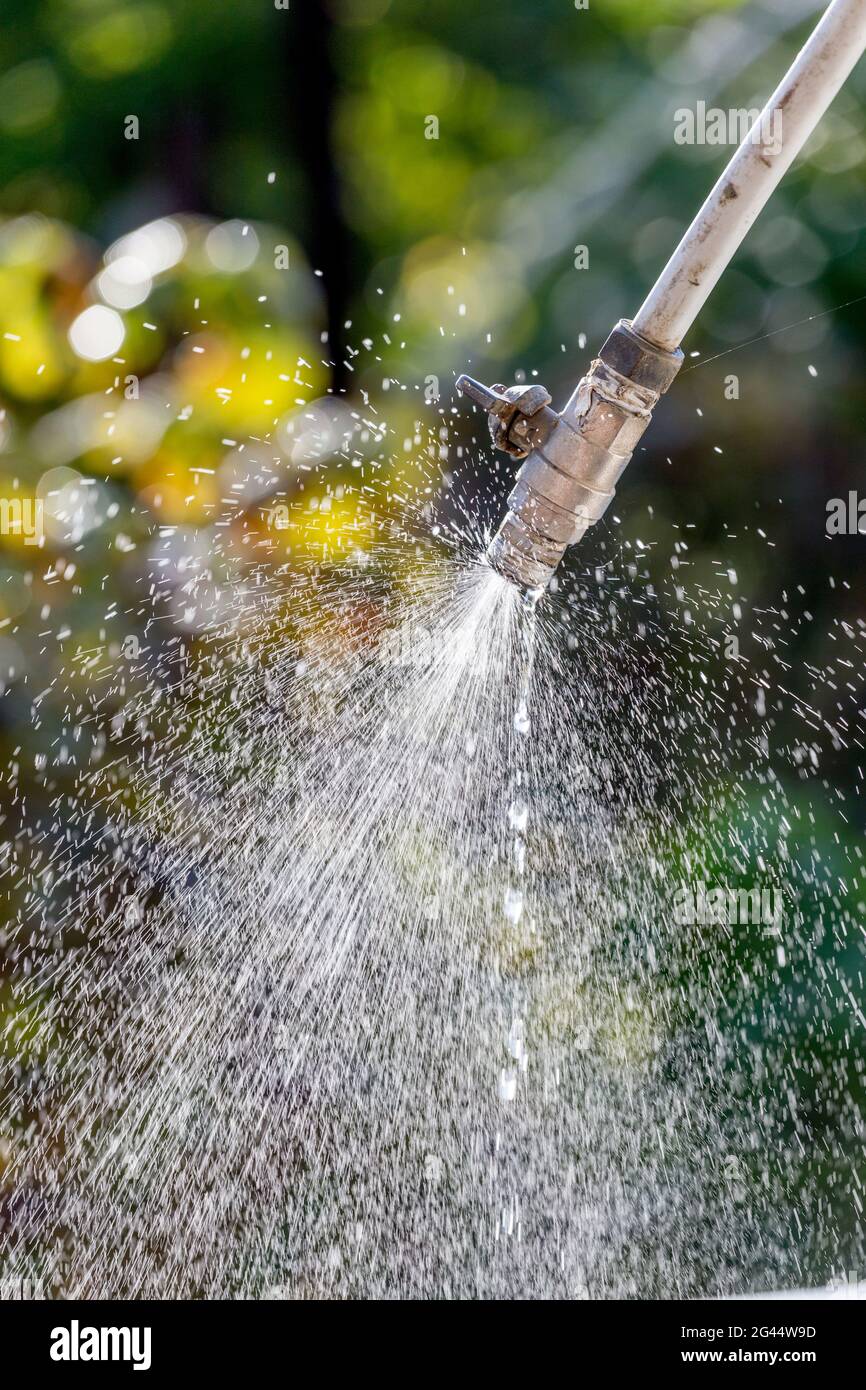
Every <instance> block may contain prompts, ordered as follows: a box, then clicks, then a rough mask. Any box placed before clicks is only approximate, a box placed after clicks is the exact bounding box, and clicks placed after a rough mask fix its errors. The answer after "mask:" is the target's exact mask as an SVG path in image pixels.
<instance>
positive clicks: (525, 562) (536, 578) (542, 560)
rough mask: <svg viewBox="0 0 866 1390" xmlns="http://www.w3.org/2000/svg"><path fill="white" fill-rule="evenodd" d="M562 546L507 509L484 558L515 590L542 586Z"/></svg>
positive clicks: (551, 572) (556, 562)
mask: <svg viewBox="0 0 866 1390" xmlns="http://www.w3.org/2000/svg"><path fill="white" fill-rule="evenodd" d="M562 554H563V547H560V546H558V545H555V544H553V543H552V542H550V541H549V540H546V539H545V538H544V537H543V536H541V535H539V533H538V532H537V531H534V530H533V529H532V527H531V526H529V525H527V524H526V522H525V521H523V520H522V518H521V517H519V516H518V515H517V513H516V512H507V513H506V515H505V519H504V520H503V522H502V525H501V526H500V528H499V530H498V531H497V533H496V535H495V536H494V537H493V540H492V541H491V542H490V544H489V546H488V547H487V559H488V561H489V563H490V564H491V565H492V567H493V568H494V569H495V570H496V571H497V573H499V574H501V575H502V577H503V578H504V579H508V580H510V582H511V583H512V584H515V585H516V586H517V588H518V589H527V590H532V589H545V588H546V587H547V585H548V583H549V582H550V578H551V575H552V574H553V571H554V570H555V569H556V567H557V565H558V564H559V562H560V560H561V559H562Z"/></svg>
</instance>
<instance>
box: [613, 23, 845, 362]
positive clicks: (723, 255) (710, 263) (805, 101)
mask: <svg viewBox="0 0 866 1390" xmlns="http://www.w3.org/2000/svg"><path fill="white" fill-rule="evenodd" d="M864 49H866V0H833V3H832V4H831V5H830V7H829V8H828V10H827V11H826V13H825V14H824V16H823V17H822V19H821V22H820V23H819V25H818V27H817V28H816V29H815V31H814V33H813V34H812V36H811V38H810V39H809V41H808V42H807V43H806V45H805V46H804V48H803V49H802V50H801V52H800V53H799V54H798V55H797V58H796V60H795V61H794V64H793V66H792V67H791V68H790V70H789V72H788V73H787V74H786V75H785V77H784V78H783V79H782V81H781V82H780V84H779V86H778V87H777V88H776V90H775V92H774V93H773V95H772V96H771V97H770V100H769V101H768V102H767V105H766V106H765V107H764V110H763V111H762V112H761V115H760V116H759V117H758V119H757V120H756V121H755V123H754V125H753V126H752V128H751V130H750V131H749V133H748V135H747V136H746V138H745V139H744V140H743V143H742V144H741V145H740V147H739V149H738V150H737V152H736V154H735V155H734V156H733V158H732V159H731V161H730V163H729V164H728V166H727V168H726V169H725V171H724V173H723V174H722V175H721V177H720V178H719V180H718V182H717V183H716V185H715V187H714V188H713V190H712V192H711V193H710V195H709V197H708V198H707V200H706V202H705V203H704V205H703V207H702V208H701V210H700V212H699V213H698V215H697V217H696V218H695V220H694V222H693V223H692V225H691V226H690V227H689V229H688V231H687V232H686V234H685V236H684V237H683V239H682V241H681V242H680V244H679V246H678V247H677V249H676V251H674V253H673V255H672V256H671V258H670V260H669V261H668V263H667V265H666V266H665V268H664V270H663V271H662V273H661V275H660V276H659V278H658V280H657V281H656V283H655V285H654V286H653V288H652V289H651V290H650V293H649V294H648V295H647V297H646V299H645V300H644V302H643V304H642V305H641V307H640V309H639V310H638V312H637V314H636V315H635V317H634V319H633V324H634V327H635V330H636V331H637V332H638V333H640V334H641V335H642V336H643V337H644V338H647V339H649V341H650V342H651V343H655V344H657V345H658V346H659V347H661V348H665V349H666V350H667V351H668V352H673V351H674V350H675V349H676V348H678V347H679V345H680V343H681V342H682V340H683V338H684V337H685V335H686V333H687V331H688V329H689V328H690V327H691V325H692V323H693V322H694V320H695V319H696V317H697V315H698V314H699V313H700V311H701V309H702V308H703V306H704V304H705V303H706V300H707V298H708V296H709V295H710V293H711V291H712V290H713V288H714V286H715V284H716V282H717V281H718V279H719V277H720V276H721V274H722V271H723V270H724V269H725V267H726V265H727V264H728V262H729V261H730V259H731V257H732V256H733V255H734V252H735V251H736V250H737V247H738V246H739V245H740V242H741V241H742V240H743V238H744V237H745V235H746V233H747V232H748V230H749V228H750V227H751V225H752V223H753V222H754V221H755V218H756V217H757V216H758V214H759V213H760V211H761V209H762V208H763V206H764V204H765V203H766V202H767V200H768V199H769V197H770V195H771V194H772V192H773V190H774V189H775V187H776V185H777V184H778V183H779V181H780V180H781V179H782V177H783V175H784V174H785V173H786V171H787V170H788V168H789V167H790V165H791V164H792V162H793V161H794V159H795V158H796V157H797V155H798V154H799V152H800V150H801V149H802V148H803V146H804V144H805V143H806V141H807V140H808V138H809V136H810V135H811V134H812V131H813V130H814V129H815V127H816V125H817V124H818V122H819V121H820V119H821V117H822V116H823V114H824V112H825V111H826V110H827V107H828V106H829V105H830V103H831V101H832V100H833V98H834V97H835V95H836V93H837V92H838V91H839V88H840V87H841V86H842V84H843V82H844V81H845V79H846V78H847V77H848V75H849V73H850V72H851V69H852V68H853V67H854V65H855V64H856V62H857V60H858V58H859V57H860V56H861V54H862V53H863V51H864Z"/></svg>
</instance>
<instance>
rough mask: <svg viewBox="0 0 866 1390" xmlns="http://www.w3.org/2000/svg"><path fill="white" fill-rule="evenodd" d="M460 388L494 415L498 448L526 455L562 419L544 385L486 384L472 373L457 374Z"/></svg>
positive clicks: (492, 423) (521, 456) (493, 431)
mask: <svg viewBox="0 0 866 1390" xmlns="http://www.w3.org/2000/svg"><path fill="white" fill-rule="evenodd" d="M456 385H457V390H458V391H460V392H462V393H463V395H464V396H468V397H469V399H470V400H472V401H474V402H475V404H476V405H480V406H481V409H482V410H486V411H487V414H488V415H489V416H490V420H489V425H490V437H491V439H492V440H493V443H494V445H495V447H496V448H497V449H502V450H503V452H504V453H506V454H510V455H511V457H512V458H515V459H524V458H526V456H527V454H530V453H531V452H532V450H533V449H536V448H538V446H539V445H541V444H543V443H544V441H545V440H546V439H547V437H548V435H549V434H550V433H551V431H552V430H553V427H554V425H555V424H556V422H557V420H558V418H559V417H558V416H557V414H556V411H554V410H551V409H550V402H551V399H552V397H551V395H550V392H549V391H548V390H547V389H546V388H545V387H544V386H502V385H500V384H497V385H494V386H485V385H483V383H482V382H480V381H476V380H475V378H474V377H471V376H459V377H458V378H457V383H456Z"/></svg>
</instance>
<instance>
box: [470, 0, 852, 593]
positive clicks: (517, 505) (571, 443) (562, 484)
mask: <svg viewBox="0 0 866 1390" xmlns="http://www.w3.org/2000/svg"><path fill="white" fill-rule="evenodd" d="M864 49H866V0H833V3H832V4H831V5H830V6H829V8H828V9H827V10H826V11H825V13H824V15H823V17H822V18H821V21H820V23H819V24H818V26H817V28H816V29H815V30H814V32H813V33H812V35H811V37H810V38H809V40H808V42H807V43H806V44H805V45H804V47H803V48H802V50H801V51H800V53H799V54H798V56H797V58H796V59H795V61H794V63H793V64H792V66H791V68H790V69H789V71H788V72H787V73H786V75H785V76H784V78H783V79H782V81H781V83H780V84H779V86H778V87H777V88H776V90H775V92H774V93H773V95H772V96H771V97H770V99H769V101H768V102H767V104H766V106H765V107H764V109H763V111H762V112H761V114H760V115H759V117H758V118H757V120H756V121H755V122H754V124H753V125H752V127H751V129H750V130H749V132H748V134H747V135H746V137H745V138H744V140H743V141H742V143H741V145H740V146H739V148H738V149H737V151H736V153H735V154H734V156H733V157H732V159H731V160H730V162H729V163H728V165H727V167H726V169H725V170H724V172H723V173H722V174H721V176H720V177H719V179H718V181H717V183H716V184H715V186H714V188H713V189H712V191H711V192H710V194H709V196H708V198H707V199H706V202H705V203H704V204H703V206H702V207H701V209H700V211H699V212H698V214H697V216H696V217H695V219H694V221H693V222H692V224H691V226H690V227H689V228H688V230H687V231H686V233H685V235H684V236H683V239H682V241H681V242H680V244H679V246H678V247H677V248H676V250H675V251H674V253H673V255H672V256H671V258H670V260H669V261H668V263H667V265H666V266H665V268H664V270H663V271H662V273H661V275H660V276H659V278H658V280H657V281H656V283H655V285H654V286H653V288H652V289H651V290H650V292H649V294H648V295H647V297H646V299H645V300H644V302H643V304H642V305H641V307H640V309H639V310H638V312H637V314H636V315H635V317H634V319H632V320H628V319H620V321H619V323H617V325H616V327H615V328H614V329H613V331H612V332H611V333H610V334H609V336H608V338H607V341H606V342H605V343H604V346H603V347H602V349H601V351H600V352H599V354H598V357H597V358H596V359H595V360H594V361H593V362H592V364H591V366H590V368H589V371H588V372H587V374H586V375H585V376H584V377H583V378H582V379H581V380H580V382H578V385H577V386H576V388H575V390H574V391H573V393H572V395H571V397H570V398H569V400H568V401H567V403H566V405H565V408H564V409H563V410H562V411H561V412H560V413H559V414H557V412H556V411H555V410H553V409H552V408H551V396H550V393H549V392H548V391H547V390H545V388H544V387H543V386H539V385H532V386H510V387H507V388H506V387H505V386H502V385H495V386H492V387H488V386H483V385H482V384H481V383H480V382H477V381H475V380H473V378H472V377H469V376H461V377H459V378H458V380H457V387H458V390H460V391H462V392H463V394H464V395H467V396H469V397H470V399H471V400H473V401H475V403H476V404H477V405H479V406H481V407H482V409H483V410H485V411H487V413H488V414H489V415H490V430H491V435H492V438H493V442H494V444H495V445H496V447H497V448H499V449H502V450H504V451H505V452H506V453H507V454H510V455H511V456H512V457H513V458H516V459H525V462H524V463H523V465H522V467H521V468H520V471H519V472H518V474H517V477H516V480H515V485H514V488H513V490H512V492H511V494H510V496H509V498H508V511H507V513H506V515H505V518H504V520H503V522H502V524H501V526H500V527H499V530H498V531H497V533H496V535H495V536H494V538H493V540H492V541H491V543H490V546H489V548H488V552H487V554H488V558H489V560H490V563H491V564H492V565H493V566H494V568H495V569H497V570H498V571H499V572H500V574H502V575H503V576H504V577H505V578H507V579H509V580H511V581H512V582H513V583H514V584H516V585H518V586H519V587H520V588H522V589H530V590H533V589H541V588H543V587H544V586H546V584H547V583H548V581H549V580H550V577H551V575H552V574H553V572H554V570H555V569H556V567H557V566H558V564H559V562H560V560H561V559H562V557H563V555H564V553H565V551H566V549H567V548H568V547H569V546H570V545H574V544H576V542H577V541H579V540H580V539H581V538H582V537H583V535H584V534H585V532H586V531H587V530H588V528H589V527H590V526H592V525H593V524H594V523H595V522H596V521H598V520H599V518H600V517H601V516H603V515H604V513H605V511H606V510H607V508H608V506H609V505H610V502H611V500H612V498H613V496H614V491H615V488H616V484H617V482H618V480H619V478H620V475H621V474H622V472H623V470H624V469H625V467H626V465H627V463H628V462H629V460H630V458H631V456H632V454H633V452H634V449H635V447H636V445H637V442H638V440H639V439H640V438H641V435H642V434H643V433H644V431H645V430H646V428H647V426H648V425H649V423H650V420H651V419H652V413H653V410H654V409H655V407H656V405H657V404H658V401H659V399H660V397H661V396H662V395H663V394H664V392H665V391H667V390H668V388H669V387H670V385H671V383H672V382H673V380H674V377H675V376H676V374H677V372H678V371H679V369H680V366H681V365H682V362H683V353H682V350H681V349H680V343H681V342H682V340H683V338H684V337H685V334H686V333H687V332H688V330H689V328H690V327H691V325H692V324H693V323H694V321H695V319H696V318H697V315H698V314H699V312H700V310H701V309H702V308H703V306H704V304H705V302H706V300H707V298H708V297H709V295H710V293H711V292H712V290H713V288H714V286H715V285H716V283H717V281H718V280H719V278H720V276H721V275H722V272H723V271H724V269H725V267H726V266H727V264H728V262H729V261H730V260H731V258H732V257H733V255H734V253H735V252H736V250H737V248H738V247H739V245H740V243H741V242H742V241H743V239H744V237H745V235H746V233H747V232H748V230H749V228H750V227H751V226H752V223H753V222H754V221H755V219H756V218H757V216H758V214H759V213H760V211H761V209H762V208H763V207H764V205H765V203H767V201H768V200H769V198H770V196H771V194H772V193H773V191H774V189H775V188H776V186H777V184H778V183H779V182H780V181H781V179H782V177H783V176H784V174H785V173H786V171H787V170H788V168H789V167H790V165H791V164H792V162H793V160H794V159H795V158H796V156H797V155H798V154H799V152H800V150H801V149H802V148H803V145H804V144H805V143H806V141H807V140H808V138H809V136H810V135H811V134H812V131H813V130H814V129H815V127H816V125H817V124H818V122H819V121H820V119H821V117H822V116H823V115H824V112H825V111H826V110H827V108H828V106H829V105H830V103H831V102H832V100H833V98H834V97H835V96H836V93H837V92H838V91H839V89H840V87H841V86H842V84H843V83H844V82H845V80H846V78H847V77H848V76H849V74H850V72H851V71H852V69H853V68H854V66H855V64H856V63H857V61H858V59H859V58H860V56H861V54H862V53H863V50H864ZM780 128H781V133H780ZM771 131H772V138H770V135H769V132H771Z"/></svg>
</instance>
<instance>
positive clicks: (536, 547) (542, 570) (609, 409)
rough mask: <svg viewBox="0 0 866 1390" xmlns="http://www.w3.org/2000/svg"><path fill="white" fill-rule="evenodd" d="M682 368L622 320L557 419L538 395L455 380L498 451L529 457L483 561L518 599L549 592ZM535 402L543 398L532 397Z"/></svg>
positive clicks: (678, 357) (677, 356)
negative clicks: (481, 415)
mask: <svg viewBox="0 0 866 1390" xmlns="http://www.w3.org/2000/svg"><path fill="white" fill-rule="evenodd" d="M682 362H683V354H682V352H681V351H680V350H679V349H678V350H677V351H676V352H666V351H665V350H664V349H663V348H659V347H656V345H655V344H654V343H651V342H649V341H648V340H647V339H645V338H642V337H641V336H640V334H638V333H636V332H635V330H634V329H633V328H632V326H631V324H630V322H629V321H628V320H627V319H620V321H619V323H618V324H617V325H616V327H615V328H614V329H613V331H612V333H611V334H610V336H609V337H608V339H607V341H606V342H605V344H604V346H603V347H602V349H601V352H600V353H599V355H598V357H597V358H596V359H595V360H594V361H593V363H592V364H591V366H590V369H589V371H588V372H587V374H586V376H584V377H583V378H582V380H581V381H580V382H579V383H578V385H577V387H576V389H575V391H574V393H573V394H572V396H571V398H570V400H569V401H568V402H567V404H566V406H565V408H564V410H563V411H562V413H561V414H559V415H557V414H556V412H555V411H553V410H551V409H550V408H549V406H548V404H547V403H548V402H549V401H550V396H549V395H548V393H547V392H546V391H545V390H544V388H543V387H536V386H532V387H523V388H521V387H511V388H509V390H507V391H506V390H505V389H504V388H503V387H501V386H495V387H493V388H492V389H490V388H488V387H485V386H480V384H479V383H477V382H474V381H472V379H471V378H470V377H460V378H459V379H458V382H457V385H458V387H459V388H460V389H461V390H462V391H464V392H465V394H467V395H470V396H471V397H472V399H473V400H476V401H477V403H478V404H479V405H482V406H483V407H484V409H485V410H488V411H489V412H490V414H491V416H492V417H494V418H493V419H492V420H491V433H492V434H493V437H494V442H495V443H496V444H497V447H499V448H503V447H505V448H506V451H507V452H508V453H510V454H512V455H513V456H515V457H518V458H520V457H524V455H525V454H527V453H528V456H527V457H526V461H525V463H524V464H523V466H522V468H521V469H520V471H519V473H518V474H517V477H516V479H515V484H514V488H513V490H512V492H511V494H510V496H509V498H508V512H507V513H506V516H505V519H504V520H503V522H502V525H501V526H500V528H499V530H498V531H497V533H496V535H495V536H494V538H493V540H492V541H491V543H490V546H489V547H488V551H487V555H488V559H489V560H490V563H491V564H492V565H493V567H494V568H495V569H497V570H498V571H499V572H500V574H502V575H504V576H505V578H507V579H510V580H511V581H512V583H514V584H516V585H517V586H518V587H519V588H522V589H538V588H543V587H544V586H545V585H546V584H547V583H548V581H549V579H550V577H551V575H552V574H553V572H554V570H555V569H556V567H557V565H558V564H559V562H560V560H561V559H562V556H563V554H564V552H565V550H566V549H567V547H568V546H570V545H574V544H575V542H576V541H579V540H580V539H581V537H582V536H583V534H584V532H585V531H586V530H587V529H588V527H590V526H592V525H593V523H594V522H596V521H598V520H599V518H600V517H601V516H602V515H603V514H604V512H605V511H606V509H607V507H608V506H609V505H610V502H611V500H612V498H613V496H614V491H615V488H616V483H617V482H618V480H619V477H620V474H621V473H622V472H623V469H624V468H625V467H626V465H627V463H628V462H629V459H630V458H631V456H632V453H633V452H634V449H635V446H636V444H637V442H638V440H639V439H640V437H641V435H642V434H643V432H644V430H645V429H646V427H647V425H648V424H649V422H650V419H651V418H652V412H653V409H654V408H655V406H656V405H657V403H658V400H659V397H660V396H661V395H663V393H664V392H665V391H667V389H668V387H669V386H670V385H671V382H672V381H673V379H674V377H675V376H676V374H677V372H678V371H679V369H680V366H681V365H682ZM537 392H541V393H542V395H541V396H538V395H530V393H537ZM515 393H517V394H515ZM536 401H538V402H539V403H538V404H535V402H536ZM527 406H530V407H531V406H534V409H529V410H527V408H526V407H527ZM494 420H495V424H494ZM524 445H526V446H528V448H524ZM509 446H510V447H509ZM518 449H523V452H522V453H521V452H518Z"/></svg>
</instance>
